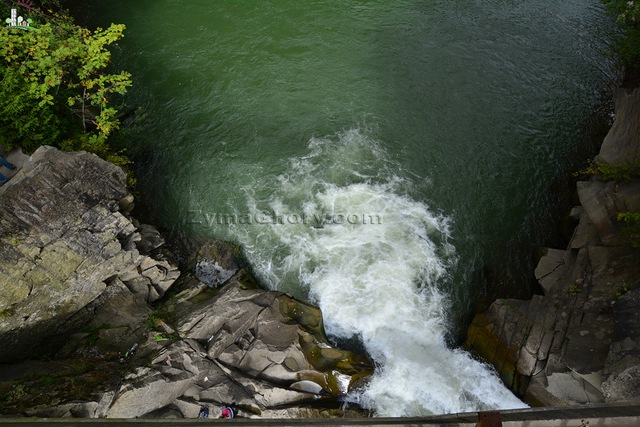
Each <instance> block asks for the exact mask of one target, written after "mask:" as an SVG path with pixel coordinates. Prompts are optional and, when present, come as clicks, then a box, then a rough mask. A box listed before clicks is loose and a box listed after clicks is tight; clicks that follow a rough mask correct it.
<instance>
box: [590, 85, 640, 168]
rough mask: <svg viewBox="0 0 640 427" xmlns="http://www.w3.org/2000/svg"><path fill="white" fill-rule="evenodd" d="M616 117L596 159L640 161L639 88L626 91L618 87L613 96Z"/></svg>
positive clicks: (625, 161) (616, 162)
mask: <svg viewBox="0 0 640 427" xmlns="http://www.w3.org/2000/svg"><path fill="white" fill-rule="evenodd" d="M615 110H616V118H615V121H614V123H613V126H612V127H611V129H610V131H609V132H608V133H607V136H606V137H605V139H604V141H603V143H602V147H601V148H600V153H599V154H598V157H597V159H598V160H601V161H604V162H607V163H610V164H622V163H634V162H638V161H640V121H638V117H640V88H636V89H635V90H633V92H631V93H628V92H627V91H626V90H624V89H619V90H618V92H617V93H616V96H615Z"/></svg>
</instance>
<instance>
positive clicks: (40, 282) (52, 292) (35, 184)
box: [0, 147, 175, 363]
mask: <svg viewBox="0 0 640 427" xmlns="http://www.w3.org/2000/svg"><path fill="white" fill-rule="evenodd" d="M129 199H130V194H129V193H128V191H127V188H126V185H125V174H124V172H123V171H122V170H121V169H120V168H118V167H116V166H114V165H112V164H110V163H107V162H105V161H103V160H101V159H100V158H98V157H97V156H95V155H92V154H88V153H84V152H79V153H65V152H61V151H59V150H57V149H54V148H52V147H41V148H39V149H38V150H37V151H36V152H35V153H34V154H33V155H32V156H31V158H30V159H29V160H28V161H27V162H25V163H24V164H23V165H22V168H21V169H20V171H19V172H18V173H17V174H16V175H15V176H14V177H13V178H12V179H11V180H10V181H9V182H8V183H7V184H6V185H4V186H2V187H0V230H1V231H0V288H1V289H2V293H0V313H2V316H0V339H2V340H3V343H4V345H3V346H2V347H1V348H0V362H5V363H6V362H10V361H13V360H18V359H23V358H26V357H29V356H31V355H33V354H43V353H47V352H52V351H55V350H56V349H57V348H59V347H60V346H61V345H62V344H63V343H64V340H65V339H66V338H67V337H68V336H69V335H71V334H72V333H73V332H75V331H78V330H79V329H80V328H81V327H82V326H83V325H86V324H87V323H88V322H90V321H91V320H92V318H93V317H94V315H95V313H96V312H97V310H98V309H99V306H100V304H103V303H106V302H107V301H108V300H109V299H110V298H111V297H112V296H113V295H114V294H113V292H112V291H116V290H117V292H121V291H123V290H126V289H127V288H123V287H122V286H121V285H122V283H123V281H117V280H114V279H115V278H117V277H118V276H120V275H122V276H123V277H126V279H127V280H126V283H125V284H127V283H137V282H136V280H137V279H136V276H135V274H136V272H139V271H142V270H141V269H140V268H139V266H140V264H141V263H142V262H147V259H148V258H149V257H146V256H142V255H141V254H140V253H139V252H138V250H137V249H136V248H135V244H132V243H135V241H136V240H137V238H138V235H137V232H136V227H135V225H134V224H133V223H132V221H131V220H130V219H129V218H128V213H127V212H121V211H119V209H120V206H121V205H122V202H123V200H129ZM62 201H64V202H62ZM152 263H155V264H156V265H157V264H159V263H160V262H159V261H155V260H153V261H152ZM165 264H166V261H162V263H161V265H162V267H163V268H164V269H165V270H167V271H174V270H175V267H173V266H170V267H167V265H165ZM174 277H175V274H174V273H171V276H170V278H168V277H167V274H164V275H163V276H162V277H161V278H160V279H159V280H158V283H157V284H156V285H157V287H158V289H160V291H161V292H157V291H156V293H157V294H158V295H161V294H163V293H164V292H165V291H166V289H167V287H168V286H170V285H171V283H173V282H172V281H171V279H173V278H174ZM114 284H117V285H114ZM112 285H114V286H115V288H114V289H110V287H111V286H112ZM128 286H130V285H128ZM116 288H117V289H116ZM131 288H134V289H136V290H138V289H139V288H136V287H135V286H131ZM125 299H126V297H122V298H120V300H121V301H124V300H125ZM134 299H135V298H134ZM129 320H131V319H129Z"/></svg>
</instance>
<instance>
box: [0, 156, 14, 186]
mask: <svg viewBox="0 0 640 427" xmlns="http://www.w3.org/2000/svg"><path fill="white" fill-rule="evenodd" d="M0 165H3V166H6V167H7V168H9V169H15V168H16V167H15V166H14V165H12V164H11V163H9V162H8V161H7V160H5V158H4V157H0ZM8 180H9V179H8V178H7V177H6V176H4V175H3V174H1V173H0V184H1V183H3V182H7V181H8Z"/></svg>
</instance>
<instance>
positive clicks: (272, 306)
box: [92, 270, 372, 418]
mask: <svg viewBox="0 0 640 427" xmlns="http://www.w3.org/2000/svg"><path fill="white" fill-rule="evenodd" d="M184 280H186V281H187V282H188V283H185V285H186V286H185V287H186V289H185V290H184V291H182V292H181V293H180V294H178V295H176V296H175V297H173V298H172V299H171V300H169V301H168V302H167V304H166V305H165V306H164V308H163V309H162V313H163V315H167V316H169V317H173V318H174V319H175V320H174V321H173V323H172V325H171V326H170V327H169V329H168V331H169V332H170V335H172V337H170V338H168V340H167V341H169V342H170V344H168V345H164V346H163V347H162V348H161V349H158V345H159V344H158V342H157V341H156V340H155V339H153V338H151V339H149V340H148V341H147V342H146V343H143V344H142V345H141V346H140V349H139V356H138V357H140V358H142V359H145V358H146V357H147V356H148V357H151V360H150V361H149V362H148V363H146V364H144V365H142V366H141V367H138V368H136V369H135V371H134V372H133V373H131V374H129V375H128V376H127V377H125V380H124V382H123V384H122V386H121V387H120V388H119V390H118V391H117V394H116V397H115V398H114V399H113V401H112V402H109V405H104V406H103V407H102V408H100V409H99V410H98V414H99V415H100V416H106V417H113V418H131V417H141V416H148V415H149V414H153V413H155V412H156V411H160V413H169V412H171V413H173V416H180V417H184V418H192V417H196V416H197V414H198V412H199V410H200V408H201V407H202V406H205V407H207V408H208V409H209V410H210V412H211V413H217V414H219V413H220V410H221V409H222V408H223V406H224V404H225V403H229V402H232V401H234V402H237V404H238V405H239V407H240V415H241V416H243V417H253V416H260V417H272V416H281V415H283V413H284V412H283V410H284V409H288V410H289V411H290V412H289V414H288V415H289V416H295V414H296V413H297V412H298V411H300V410H303V408H304V410H305V411H306V413H307V414H308V415H309V414H313V413H314V412H315V414H316V416H318V415H319V414H320V413H321V411H319V410H318V409H317V408H318V407H321V405H318V403H319V401H323V400H324V402H325V403H324V405H325V407H328V408H331V407H334V408H337V407H338V402H339V399H340V398H341V397H342V396H344V395H346V393H347V392H348V391H350V390H351V389H352V388H353V387H357V386H358V385H362V384H361V383H360V381H361V380H362V379H363V378H366V376H367V375H368V374H370V373H371V370H372V365H371V363H370V361H369V360H368V359H366V358H363V357H361V356H357V355H355V354H353V353H350V352H348V351H343V350H339V349H337V348H334V347H332V346H331V345H330V344H329V343H328V342H327V341H326V337H325V336H324V332H323V329H322V316H321V313H320V311H319V309H317V308H316V307H313V306H310V305H308V304H305V303H302V302H299V301H297V300H295V299H293V298H291V297H289V296H287V295H285V294H282V293H279V292H268V291H263V290H261V289H258V288H257V287H256V286H255V282H254V281H253V279H252V278H251V276H249V275H248V274H247V273H246V272H245V271H244V270H239V271H238V272H237V273H236V274H234V276H233V277H232V278H231V279H230V280H228V281H226V283H225V284H224V286H223V287H221V288H220V289H214V288H211V287H209V286H207V285H205V284H203V283H201V282H199V281H198V280H197V279H196V278H194V277H188V278H187V279H184ZM101 401H103V402H104V401H106V399H104V398H103V397H99V398H98V399H96V401H95V402H92V404H94V403H99V402H101ZM314 407H315V409H314Z"/></svg>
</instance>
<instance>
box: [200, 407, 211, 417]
mask: <svg viewBox="0 0 640 427" xmlns="http://www.w3.org/2000/svg"><path fill="white" fill-rule="evenodd" d="M198 418H209V408H207V407H206V406H203V407H201V408H200V413H199V414H198Z"/></svg>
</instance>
